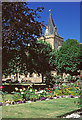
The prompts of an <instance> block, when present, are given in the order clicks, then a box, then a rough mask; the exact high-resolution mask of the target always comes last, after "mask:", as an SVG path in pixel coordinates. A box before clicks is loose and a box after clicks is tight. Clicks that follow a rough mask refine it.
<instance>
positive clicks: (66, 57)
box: [56, 39, 81, 75]
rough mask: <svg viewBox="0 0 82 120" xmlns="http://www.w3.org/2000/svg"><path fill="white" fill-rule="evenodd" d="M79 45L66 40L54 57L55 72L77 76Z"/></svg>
mask: <svg viewBox="0 0 82 120" xmlns="http://www.w3.org/2000/svg"><path fill="white" fill-rule="evenodd" d="M80 52H81V51H80V44H79V43H78V42H77V40H73V39H68V40H66V41H65V42H64V43H63V45H62V47H61V48H60V50H59V51H58V53H57V56H56V65H57V70H58V71H60V72H62V73H63V72H65V73H69V74H71V75H74V74H77V70H78V69H79V67H80V63H81V53H80Z"/></svg>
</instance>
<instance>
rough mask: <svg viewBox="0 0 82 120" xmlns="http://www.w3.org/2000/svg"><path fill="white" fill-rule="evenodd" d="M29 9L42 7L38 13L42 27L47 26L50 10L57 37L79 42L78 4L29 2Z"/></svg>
mask: <svg viewBox="0 0 82 120" xmlns="http://www.w3.org/2000/svg"><path fill="white" fill-rule="evenodd" d="M29 7H30V8H33V9H36V8H37V7H44V10H43V12H42V13H40V16H41V18H40V21H44V25H46V24H47V21H48V17H49V9H51V14H52V18H53V20H54V23H55V25H56V27H57V32H58V34H59V36H61V37H63V38H64V41H65V40H67V39H68V38H70V39H76V40H77V41H78V42H80V2H30V3H29ZM43 32H44V30H43Z"/></svg>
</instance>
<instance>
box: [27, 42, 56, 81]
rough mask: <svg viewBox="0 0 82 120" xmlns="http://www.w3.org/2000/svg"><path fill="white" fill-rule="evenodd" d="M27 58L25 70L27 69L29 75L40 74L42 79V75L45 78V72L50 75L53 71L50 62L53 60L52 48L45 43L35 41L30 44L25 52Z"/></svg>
mask: <svg viewBox="0 0 82 120" xmlns="http://www.w3.org/2000/svg"><path fill="white" fill-rule="evenodd" d="M54 56H55V55H54ZM27 57H28V62H27V63H28V64H27V69H29V72H30V73H32V72H36V73H38V74H39V73H41V74H42V78H43V76H44V75H45V76H46V73H47V72H48V73H50V72H51V70H52V69H53V64H52V62H51V61H52V59H53V56H52V47H51V45H50V44H49V43H47V42H46V41H42V40H37V41H36V42H33V43H31V44H30V47H29V49H28V51H27ZM54 59H55V58H54ZM42 82H43V79H42Z"/></svg>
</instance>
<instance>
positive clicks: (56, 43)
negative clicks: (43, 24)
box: [39, 34, 64, 49]
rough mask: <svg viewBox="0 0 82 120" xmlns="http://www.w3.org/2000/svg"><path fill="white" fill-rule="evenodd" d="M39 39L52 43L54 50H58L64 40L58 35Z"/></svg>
mask: <svg viewBox="0 0 82 120" xmlns="http://www.w3.org/2000/svg"><path fill="white" fill-rule="evenodd" d="M39 39H41V40H45V41H46V42H48V43H50V44H51V46H52V49H57V48H58V46H61V45H62V43H63V41H64V39H63V38H62V37H60V36H58V35H55V36H54V34H52V35H46V36H45V37H40V38H39Z"/></svg>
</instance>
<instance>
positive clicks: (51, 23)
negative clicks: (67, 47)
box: [44, 10, 57, 35]
mask: <svg viewBox="0 0 82 120" xmlns="http://www.w3.org/2000/svg"><path fill="white" fill-rule="evenodd" d="M50 11H51V10H50ZM51 34H57V29H56V26H55V24H54V21H53V19H52V15H51V13H49V18H48V22H47V26H46V29H45V33H44V35H51Z"/></svg>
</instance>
